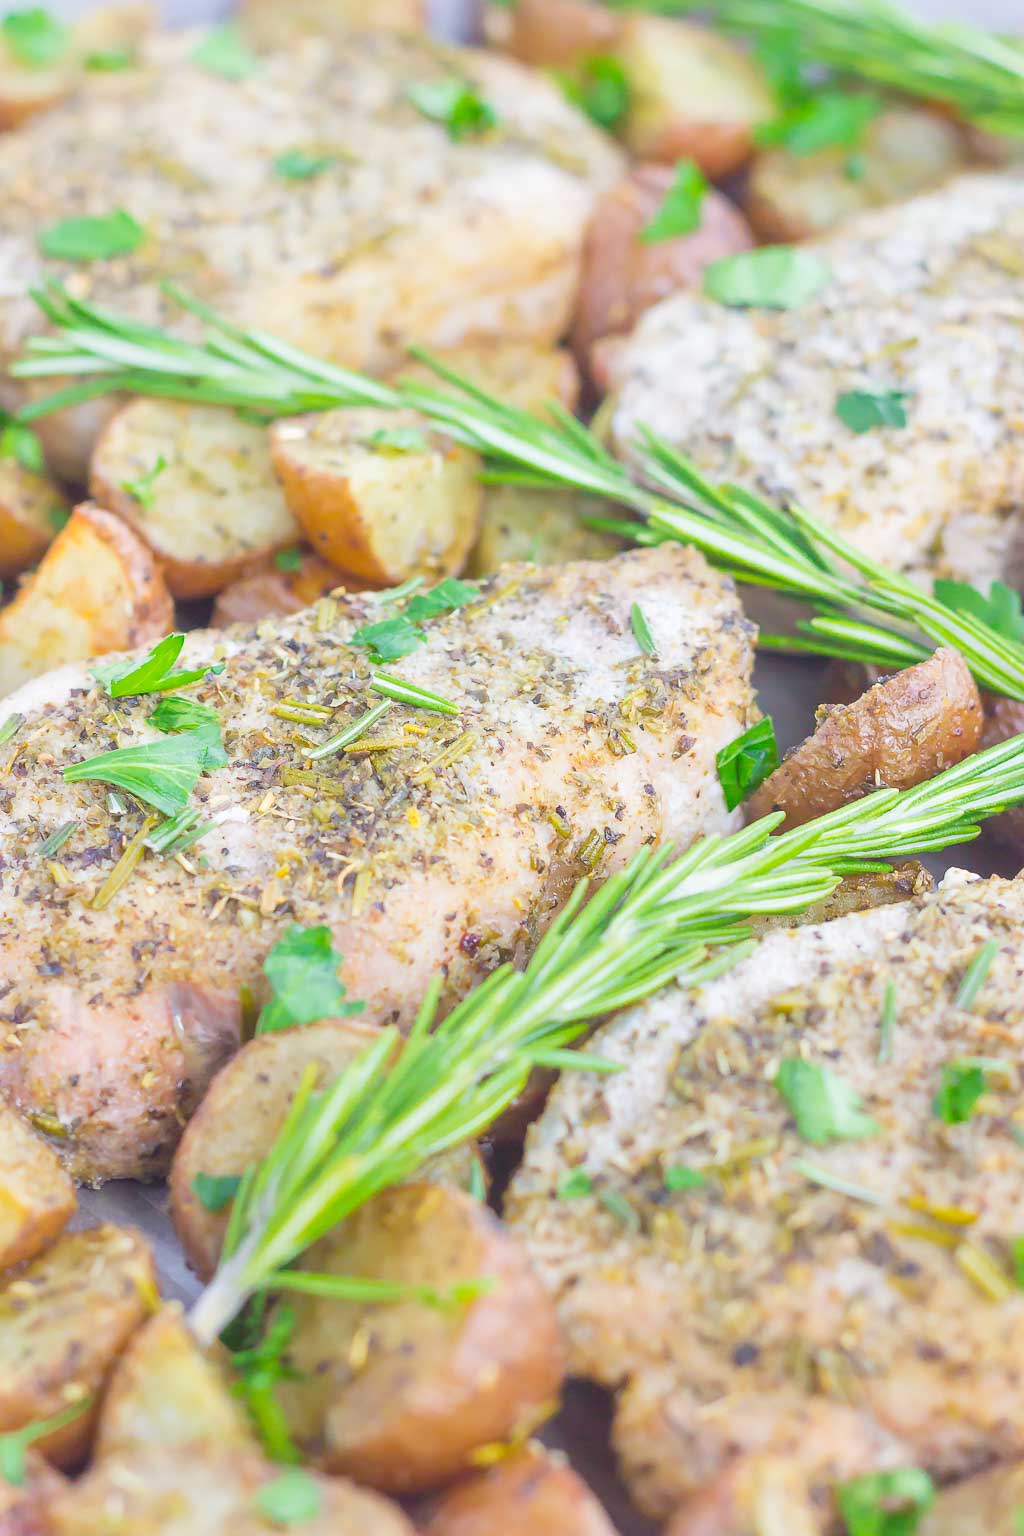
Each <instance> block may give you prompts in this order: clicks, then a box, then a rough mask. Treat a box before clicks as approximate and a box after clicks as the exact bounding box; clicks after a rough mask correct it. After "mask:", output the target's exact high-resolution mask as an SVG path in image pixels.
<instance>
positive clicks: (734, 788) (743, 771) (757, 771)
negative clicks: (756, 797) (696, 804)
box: [715, 715, 779, 811]
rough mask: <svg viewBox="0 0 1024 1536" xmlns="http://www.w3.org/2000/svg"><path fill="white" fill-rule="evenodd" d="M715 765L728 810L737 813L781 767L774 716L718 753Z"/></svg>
mask: <svg viewBox="0 0 1024 1536" xmlns="http://www.w3.org/2000/svg"><path fill="white" fill-rule="evenodd" d="M715 763H716V765H717V767H718V781H719V783H720V784H721V786H722V793H723V794H724V796H725V804H726V807H727V808H728V809H729V810H730V811H734V810H735V809H736V807H737V806H738V805H742V803H743V801H744V800H746V799H748V798H749V796H750V795H752V794H753V793H754V791H755V789H760V787H761V785H762V784H763V783H764V781H765V779H766V778H767V777H768V775H769V774H770V773H774V771H775V769H776V768H777V767H778V766H779V746H778V742H777V741H776V740H775V726H774V724H773V723H772V717H771V715H765V716H764V718H763V719H761V720H759V721H758V722H757V724H756V725H752V726H750V728H749V730H746V731H744V732H743V735H742V736H737V737H736V740H735V741H730V743H729V745H728V746H727V747H723V748H722V750H721V751H720V752H719V753H718V755H717V756H716V758H715Z"/></svg>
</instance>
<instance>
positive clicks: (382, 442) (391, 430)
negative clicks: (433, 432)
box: [366, 427, 430, 453]
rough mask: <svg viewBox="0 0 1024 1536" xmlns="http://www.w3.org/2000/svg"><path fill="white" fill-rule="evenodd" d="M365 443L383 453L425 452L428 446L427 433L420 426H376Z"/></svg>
mask: <svg viewBox="0 0 1024 1536" xmlns="http://www.w3.org/2000/svg"><path fill="white" fill-rule="evenodd" d="M366 444H367V447H369V448H380V449H381V450H382V451H384V452H385V453H388V452H390V453H426V451H427V449H428V448H429V447H430V441H429V439H428V437H427V434H426V433H425V432H424V431H423V430H422V429H421V428H420V427H378V428H377V431H376V432H371V433H370V435H369V437H368V438H367V439H366Z"/></svg>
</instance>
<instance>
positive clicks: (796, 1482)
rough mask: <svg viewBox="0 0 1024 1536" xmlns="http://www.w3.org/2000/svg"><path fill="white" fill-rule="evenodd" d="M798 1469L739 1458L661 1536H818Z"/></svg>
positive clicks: (774, 1460) (775, 1460)
mask: <svg viewBox="0 0 1024 1536" xmlns="http://www.w3.org/2000/svg"><path fill="white" fill-rule="evenodd" d="M821 1531H822V1523H821V1516H820V1513H819V1512H818V1511H817V1510H815V1508H814V1505H813V1504H812V1502H811V1498H810V1494H809V1492H808V1488H807V1480H806V1478H805V1477H804V1476H803V1475H802V1474H801V1470H800V1467H799V1466H798V1465H797V1464H796V1463H794V1462H790V1461H787V1460H785V1459H784V1458H782V1457H777V1456H742V1457H740V1458H739V1460H738V1461H737V1462H736V1463H735V1464H734V1465H733V1466H732V1467H730V1468H729V1469H728V1471H727V1472H725V1473H723V1475H722V1476H721V1477H719V1478H717V1479H716V1481H715V1482H714V1484H713V1485H712V1486H711V1487H709V1488H707V1489H705V1490H704V1492H702V1493H700V1494H698V1495H697V1497H696V1498H695V1499H691V1500H688V1501H687V1503H686V1505H685V1506H684V1507H683V1508H682V1509H680V1510H679V1511H677V1513H676V1514H675V1515H674V1516H673V1518H672V1519H671V1520H670V1521H669V1523H668V1525H667V1526H666V1527H665V1536H776V1533H778V1536H782V1533H783V1532H785V1536H821Z"/></svg>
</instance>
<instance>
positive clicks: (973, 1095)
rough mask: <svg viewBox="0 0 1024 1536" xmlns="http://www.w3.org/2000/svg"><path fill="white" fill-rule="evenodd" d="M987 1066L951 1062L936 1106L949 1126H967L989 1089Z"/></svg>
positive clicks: (971, 1062) (966, 1062) (945, 1068)
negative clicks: (979, 1101)
mask: <svg viewBox="0 0 1024 1536" xmlns="http://www.w3.org/2000/svg"><path fill="white" fill-rule="evenodd" d="M985 1086H986V1079H985V1068H984V1067H983V1066H981V1064H980V1063H979V1062H976V1061H947V1062H946V1064H945V1066H944V1067H943V1069H942V1082H941V1084H940V1085H939V1091H938V1093H937V1094H936V1095H935V1098H934V1099H933V1100H932V1108H933V1109H934V1111H935V1113H936V1114H937V1115H938V1117H939V1119H940V1120H944V1121H945V1122H946V1124H947V1125H964V1124H965V1123H966V1122H967V1121H968V1120H969V1119H970V1118H971V1116H972V1115H973V1114H974V1110H975V1106H976V1105H977V1103H978V1100H979V1099H980V1098H981V1096H982V1094H983V1093H984V1092H985Z"/></svg>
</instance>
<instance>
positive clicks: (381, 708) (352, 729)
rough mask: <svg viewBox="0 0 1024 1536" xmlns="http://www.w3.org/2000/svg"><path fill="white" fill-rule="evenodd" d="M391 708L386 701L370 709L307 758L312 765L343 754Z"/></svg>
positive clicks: (309, 753) (315, 748) (316, 748)
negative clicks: (337, 753) (339, 753)
mask: <svg viewBox="0 0 1024 1536" xmlns="http://www.w3.org/2000/svg"><path fill="white" fill-rule="evenodd" d="M390 708H391V702H390V700H385V701H384V702H383V703H382V704H375V705H374V706H373V708H372V709H368V710H366V712H365V713H364V714H361V715H360V716H359V718H358V719H357V720H353V721H352V724H351V725H346V727H345V729H344V730H343V731H338V732H337V734H336V735H334V736H331V737H329V738H328V739H327V741H324V742H321V744H320V746H318V747H314V748H313V750H312V751H311V752H307V753H306V757H307V758H308V759H309V761H310V762H311V763H315V762H319V761H320V759H321V758H324V757H333V756H334V754H335V753H336V752H341V751H343V749H344V748H345V747H350V746H351V745H352V743H353V742H354V741H358V740H359V738H360V736H363V735H365V733H366V732H367V731H369V730H371V729H372V728H373V726H375V725H376V724H377V721H378V720H380V719H381V718H382V716H384V715H386V714H387V712H388V710H389V709H390Z"/></svg>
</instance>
